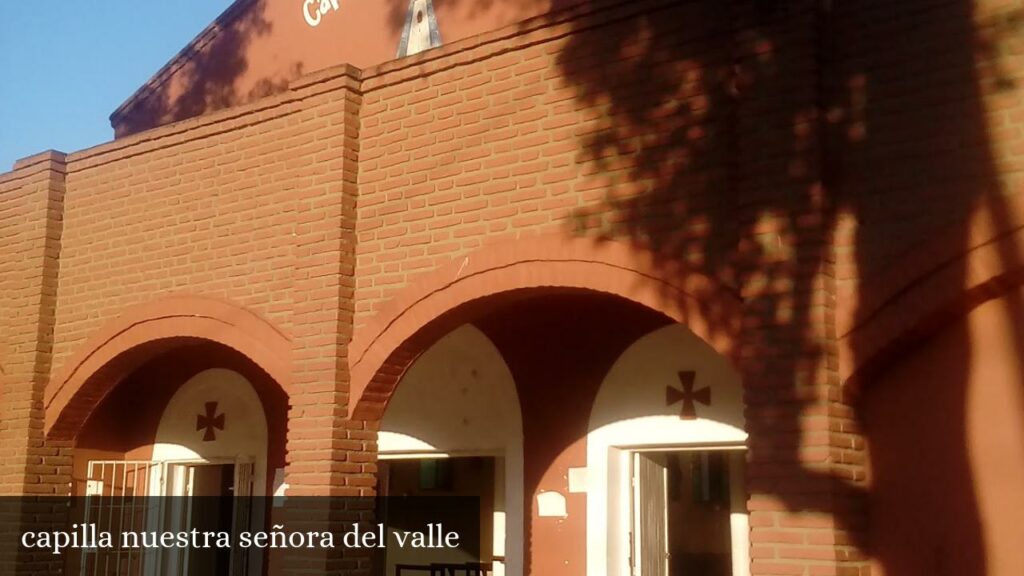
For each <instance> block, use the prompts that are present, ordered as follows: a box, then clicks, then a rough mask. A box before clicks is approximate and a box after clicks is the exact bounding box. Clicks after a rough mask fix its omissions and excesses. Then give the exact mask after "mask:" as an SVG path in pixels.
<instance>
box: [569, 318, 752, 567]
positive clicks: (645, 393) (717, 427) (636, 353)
mask: <svg viewBox="0 0 1024 576" xmlns="http://www.w3.org/2000/svg"><path fill="white" fill-rule="evenodd" d="M691 370H692V371H694V372H695V373H696V378H695V385H694V388H695V389H702V388H705V387H708V388H710V396H711V402H710V405H707V406H705V405H703V404H701V403H697V404H696V405H695V406H696V412H697V417H696V418H694V419H683V418H681V417H680V411H681V404H680V403H671V404H670V403H669V402H668V399H667V397H666V394H667V388H676V389H680V379H679V373H680V372H681V371H691ZM746 439H747V434H746V432H745V431H744V419H743V388H742V385H741V381H740V377H739V374H738V373H737V372H736V371H735V370H734V369H733V368H732V366H731V365H730V364H729V362H728V360H726V359H725V358H724V357H722V356H721V355H720V354H718V353H717V352H716V351H715V350H714V349H713V348H711V347H710V346H709V345H708V344H707V343H706V342H704V341H703V340H701V339H700V338H699V337H697V336H696V335H695V334H694V333H693V332H691V331H690V330H688V329H686V328H685V327H684V326H682V325H679V324H673V325H670V326H666V327H664V328H661V329H659V330H655V331H654V332H652V333H650V334H647V335H646V336H644V337H642V338H640V339H638V340H637V341H636V342H634V343H633V344H632V345H631V346H630V347H629V348H627V349H626V351H625V352H623V353H622V355H621V356H620V357H619V359H618V360H617V361H616V362H615V364H614V365H613V366H612V368H611V370H610V371H609V373H608V375H607V376H606V377H605V379H604V381H603V382H602V384H601V388H600V390H599V391H598V394H597V397H596V398H595V401H594V405H593V408H592V411H591V416H590V423H589V432H588V435H587V469H586V492H587V574H595V575H597V574H601V575H604V574H607V575H621V576H626V575H628V574H630V573H631V572H630V567H629V559H630V558H629V557H630V541H629V531H630V521H631V513H630V502H631V499H630V498H631V486H630V484H631V476H630V454H631V453H632V452H634V451H637V450H650V449H659V448H662V449H668V448H686V447H740V446H743V445H744V444H745V443H746ZM731 524H732V530H733V533H734V542H735V541H736V539H737V538H739V540H740V541H745V539H746V536H745V531H747V530H748V528H747V526H748V523H747V518H746V514H745V513H744V514H734V515H733V518H732V521H731ZM733 565H734V566H741V567H743V566H748V565H749V550H748V548H747V547H745V546H740V547H734V550H733ZM740 570H744V568H741V569H740ZM734 573H736V572H734ZM740 573H742V572H740Z"/></svg>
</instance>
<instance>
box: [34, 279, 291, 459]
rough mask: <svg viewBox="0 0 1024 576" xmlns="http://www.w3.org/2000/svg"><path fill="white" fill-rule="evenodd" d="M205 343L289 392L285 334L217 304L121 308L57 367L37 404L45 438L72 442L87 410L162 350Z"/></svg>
mask: <svg viewBox="0 0 1024 576" xmlns="http://www.w3.org/2000/svg"><path fill="white" fill-rule="evenodd" d="M196 341H210V342H215V343H218V344H221V345H224V346H227V347H229V348H232V349H234V350H236V351H238V352H240V353H242V354H243V355H245V356H246V357H247V358H248V359H249V360H251V361H252V362H253V364H255V365H256V366H259V367H260V369H262V370H263V371H265V372H266V373H267V374H269V375H270V376H271V377H272V378H273V379H274V380H275V381H276V382H277V383H278V385H280V386H281V387H282V388H283V389H284V391H285V392H286V393H289V389H290V380H291V378H290V368H289V358H290V353H291V344H290V341H289V339H288V337H287V336H285V335H284V334H283V333H282V332H281V331H279V330H278V329H277V328H275V327H274V326H273V325H272V324H270V323H269V322H267V321H266V320H264V319H263V318H261V317H260V316H258V315H256V314H255V313H253V312H251V311H249V310H246V309H245V308H241V307H239V306H236V305H235V304H232V303H230V302H225V301H222V300H216V299H212V298H206V297H200V296H191V295H177V296H170V297H166V298H162V299H159V300H154V301H151V302H147V303H143V304H139V305H137V306H134V307H132V308H129V309H127V310H125V312H124V313H122V314H121V315H120V316H118V317H117V318H115V319H113V320H111V321H110V322H108V323H107V324H106V325H105V326H103V327H102V328H101V329H100V330H99V331H98V332H97V333H96V334H94V335H93V336H92V337H91V338H90V339H89V340H88V341H87V342H86V343H85V344H83V345H82V346H81V347H80V348H79V349H78V351H77V352H76V353H75V354H74V355H73V356H72V357H71V358H70V359H69V360H68V362H66V363H65V364H64V367H63V368H62V370H61V372H60V373H59V375H58V376H57V377H56V378H54V379H53V380H52V385H51V386H49V387H48V388H47V391H46V395H45V398H44V409H45V424H44V425H45V428H44V431H45V433H46V434H47V435H48V436H49V437H51V438H54V439H72V438H74V436H75V435H76V434H77V433H78V430H79V429H80V428H81V426H82V424H83V423H84V422H85V420H86V419H87V418H88V416H89V414H91V413H92V411H93V409H94V408H95V407H96V406H97V405H98V404H99V402H100V401H101V400H102V399H103V398H104V397H105V396H106V394H107V393H108V392H110V390H111V389H112V388H113V386H115V385H116V384H117V382H119V381H120V380H121V379H122V378H124V377H125V376H126V375H127V374H129V373H130V372H131V371H132V370H134V369H135V368H137V367H139V366H140V365H142V364H143V363H144V362H145V361H147V360H149V359H150V358H153V357H154V356H156V355H157V354H159V353H160V352H162V351H165V350H168V349H170V348H173V347H176V346H179V345H181V344H183V343H187V342H196Z"/></svg>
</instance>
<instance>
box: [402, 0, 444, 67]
mask: <svg viewBox="0 0 1024 576" xmlns="http://www.w3.org/2000/svg"><path fill="white" fill-rule="evenodd" d="M440 45H441V33H440V32H439V31H438V29H437V18H436V17H434V4H433V3H432V2H431V1H430V0H410V1H409V12H408V13H407V14H406V16H405V28H404V29H403V30H402V39H401V41H400V42H399V44H398V54H397V55H396V56H395V57H396V58H401V57H403V56H411V55H413V54H416V53H418V52H422V51H424V50H429V49H430V48H436V47H438V46H440Z"/></svg>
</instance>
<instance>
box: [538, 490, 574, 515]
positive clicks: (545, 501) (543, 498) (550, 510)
mask: <svg viewBox="0 0 1024 576" xmlns="http://www.w3.org/2000/svg"><path fill="white" fill-rule="evenodd" d="M537 515H538V516H540V517H541V518H567V517H568V516H569V513H568V512H567V511H566V508H565V496H563V495H562V494H559V493H558V492H541V493H540V494H537Z"/></svg>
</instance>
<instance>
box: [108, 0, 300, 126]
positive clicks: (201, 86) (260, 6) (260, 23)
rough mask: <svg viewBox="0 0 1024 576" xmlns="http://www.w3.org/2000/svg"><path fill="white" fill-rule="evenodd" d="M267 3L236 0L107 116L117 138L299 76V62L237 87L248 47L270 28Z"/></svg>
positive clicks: (246, 70) (246, 68)
mask: <svg viewBox="0 0 1024 576" xmlns="http://www.w3.org/2000/svg"><path fill="white" fill-rule="evenodd" d="M267 1H268V0H237V1H236V2H235V3H233V4H232V5H231V6H230V7H229V8H228V9H227V10H225V11H224V13H223V14H221V15H220V16H219V17H218V18H217V19H216V20H215V21H214V23H213V24H211V25H210V26H209V27H208V28H207V29H206V30H204V31H203V32H202V33H201V34H200V35H199V36H197V38H196V40H195V41H194V42H193V43H191V44H190V45H189V46H187V47H186V48H185V49H184V50H182V51H181V52H180V53H179V54H177V55H176V56H175V57H174V58H173V59H172V60H171V62H169V63H168V64H167V66H165V67H164V68H163V69H161V70H160V71H159V72H157V73H156V74H155V75H154V76H153V78H152V80H151V81H150V84H147V85H146V86H143V87H142V88H141V89H140V91H139V92H138V93H137V95H135V96H133V98H132V99H130V100H129V101H127V102H126V103H125V104H124V105H122V107H121V108H119V109H118V110H117V111H115V112H114V113H113V114H112V115H111V123H112V124H114V125H115V130H116V135H117V137H121V136H126V135H128V134H134V133H136V132H140V131H142V130H147V129H150V128H154V127H156V126H161V125H164V124H168V123H170V122H175V121H178V120H184V119H187V118H192V117H195V116H199V115H201V114H206V113H208V112H213V111H215V110H220V109H223V108H227V107H230V106H237V105H239V104H244V103H246V102H250V101H253V100H256V99H258V98H262V97H264V96H268V95H271V94H274V93H277V92H281V91H283V90H285V89H286V88H287V87H288V83H289V82H290V81H291V80H292V79H294V78H297V77H298V76H301V75H302V73H303V67H302V63H301V62H293V63H292V64H291V65H290V67H289V69H288V71H287V72H286V73H284V74H283V75H271V76H267V77H263V78H259V79H256V80H253V81H252V82H249V83H247V84H246V85H245V87H242V86H240V84H241V83H240V80H241V79H243V78H244V77H246V76H247V75H250V73H251V70H250V62H249V60H248V52H249V46H250V45H251V44H252V43H253V42H254V41H255V40H256V39H258V38H260V37H262V36H266V35H268V34H270V33H271V31H272V29H273V24H272V23H271V22H270V21H269V20H267V18H266V15H265V14H266V4H267Z"/></svg>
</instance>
